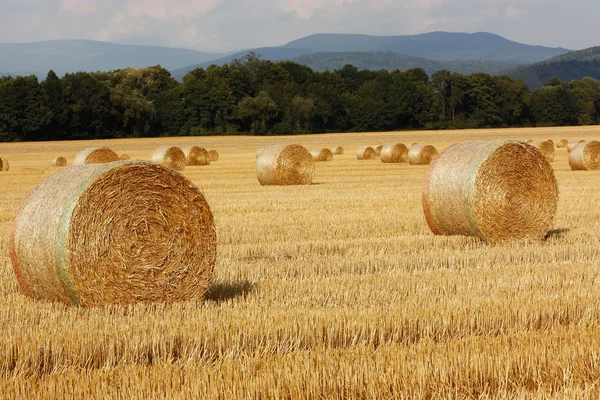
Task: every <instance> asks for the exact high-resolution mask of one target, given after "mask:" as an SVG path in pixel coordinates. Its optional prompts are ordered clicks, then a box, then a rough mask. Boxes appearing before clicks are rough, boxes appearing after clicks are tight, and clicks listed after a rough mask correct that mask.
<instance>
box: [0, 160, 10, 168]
mask: <svg viewBox="0 0 600 400" xmlns="http://www.w3.org/2000/svg"><path fill="white" fill-rule="evenodd" d="M9 168H10V166H9V165H8V160H7V159H6V158H2V157H0V171H8V169H9Z"/></svg>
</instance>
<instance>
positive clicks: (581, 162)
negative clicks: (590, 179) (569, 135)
mask: <svg viewBox="0 0 600 400" xmlns="http://www.w3.org/2000/svg"><path fill="white" fill-rule="evenodd" d="M569 166H570V167H571V169H572V170H573V171H595V170H598V169H600V142H598V141H596V140H591V141H589V142H581V143H578V144H577V146H575V147H574V148H573V150H571V153H569Z"/></svg>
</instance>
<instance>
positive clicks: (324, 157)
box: [310, 148, 333, 162]
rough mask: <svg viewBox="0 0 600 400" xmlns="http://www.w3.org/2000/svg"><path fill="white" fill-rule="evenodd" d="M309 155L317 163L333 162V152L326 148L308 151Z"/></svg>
mask: <svg viewBox="0 0 600 400" xmlns="http://www.w3.org/2000/svg"><path fill="white" fill-rule="evenodd" d="M310 155H311V156H312V158H313V160H315V161H317V162H321V161H332V160H333V152H332V151H331V150H329V149H327V148H322V149H313V150H311V151H310Z"/></svg>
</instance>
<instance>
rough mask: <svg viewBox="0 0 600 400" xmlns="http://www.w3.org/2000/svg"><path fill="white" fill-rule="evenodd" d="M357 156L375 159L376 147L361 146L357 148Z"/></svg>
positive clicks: (361, 158)
mask: <svg viewBox="0 0 600 400" xmlns="http://www.w3.org/2000/svg"><path fill="white" fill-rule="evenodd" d="M356 158H358V159H359V160H374V159H375V158H376V156H375V149H373V148H372V147H371V146H362V147H359V148H358V150H356Z"/></svg>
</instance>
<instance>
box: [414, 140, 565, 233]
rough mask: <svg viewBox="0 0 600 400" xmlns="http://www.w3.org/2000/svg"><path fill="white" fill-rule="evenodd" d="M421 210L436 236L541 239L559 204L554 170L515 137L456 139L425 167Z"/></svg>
mask: <svg viewBox="0 0 600 400" xmlns="http://www.w3.org/2000/svg"><path fill="white" fill-rule="evenodd" d="M422 201H423V211H424V213H425V218H426V220H427V224H428V225H429V227H430V229H431V231H432V232H433V233H435V234H436V235H466V236H477V237H479V238H481V239H483V240H485V241H487V242H488V243H497V242H500V241H504V240H514V239H518V240H541V239H543V238H544V236H545V235H546V234H547V232H548V230H550V228H551V227H552V221H553V219H554V216H555V214H556V209H557V206H558V185H557V182H556V177H555V176H554V170H553V169H552V167H551V166H550V164H549V163H548V161H546V159H545V158H544V157H543V156H542V155H541V153H540V152H539V151H538V150H537V149H535V148H534V147H532V146H530V145H527V144H525V143H523V142H518V141H511V140H506V141H491V142H463V143H459V144H455V145H453V146H451V147H449V148H448V149H446V150H445V151H444V152H442V153H441V154H440V155H439V157H437V158H436V159H435V160H434V161H433V163H432V164H431V165H430V166H429V169H428V171H427V175H426V178H425V182H424V185H423V198H422Z"/></svg>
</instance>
